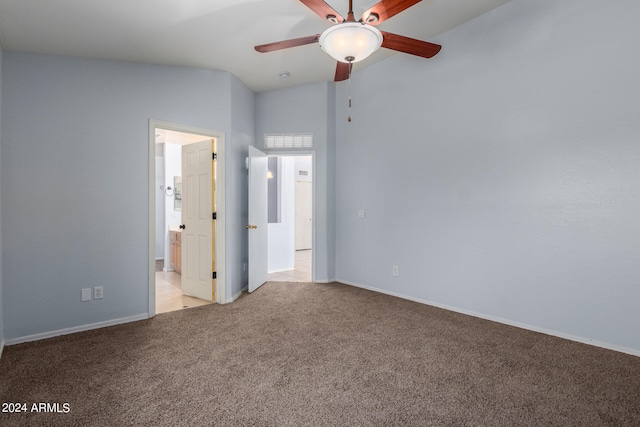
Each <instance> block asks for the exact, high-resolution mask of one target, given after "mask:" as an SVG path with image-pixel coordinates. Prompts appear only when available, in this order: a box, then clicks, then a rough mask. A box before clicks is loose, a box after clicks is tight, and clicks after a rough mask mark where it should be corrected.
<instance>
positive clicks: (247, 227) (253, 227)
mask: <svg viewBox="0 0 640 427" xmlns="http://www.w3.org/2000/svg"><path fill="white" fill-rule="evenodd" d="M244 228H246V229H247V230H250V229H254V230H255V229H256V228H258V226H257V225H251V224H249V225H246V226H245V227H244Z"/></svg>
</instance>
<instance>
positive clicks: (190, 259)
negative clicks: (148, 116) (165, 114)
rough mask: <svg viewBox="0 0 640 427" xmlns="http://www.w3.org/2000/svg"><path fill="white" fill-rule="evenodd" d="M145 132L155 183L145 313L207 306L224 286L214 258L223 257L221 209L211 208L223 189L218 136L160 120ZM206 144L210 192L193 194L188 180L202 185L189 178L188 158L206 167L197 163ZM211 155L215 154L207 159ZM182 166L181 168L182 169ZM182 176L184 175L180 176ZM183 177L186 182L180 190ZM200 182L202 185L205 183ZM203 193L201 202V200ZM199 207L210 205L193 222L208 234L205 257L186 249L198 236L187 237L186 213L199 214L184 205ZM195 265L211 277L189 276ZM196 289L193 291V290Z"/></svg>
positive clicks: (220, 298)
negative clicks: (206, 212)
mask: <svg viewBox="0 0 640 427" xmlns="http://www.w3.org/2000/svg"><path fill="white" fill-rule="evenodd" d="M150 130H151V131H152V132H153V134H152V135H153V153H154V157H155V158H154V166H155V180H154V181H153V184H154V187H153V197H152V199H153V200H154V203H153V207H154V209H153V223H154V224H153V228H154V232H153V240H154V244H153V245H150V252H152V253H150V258H152V263H151V264H152V267H153V271H151V268H150V287H149V311H150V314H151V315H154V314H157V313H164V312H168V311H175V310H182V309H185V308H191V307H196V306H200V305H205V304H210V303H211V302H212V301H215V302H220V301H224V284H223V281H221V279H222V280H223V279H224V270H223V268H219V267H222V261H221V260H220V258H222V259H223V255H221V254H219V253H218V252H221V253H223V251H224V227H223V225H222V223H221V220H222V219H223V213H224V208H223V207H222V206H219V208H220V209H217V208H218V203H217V200H219V199H220V194H217V193H220V192H221V191H222V189H223V177H222V176H221V175H222V173H221V168H220V166H222V165H221V164H220V163H223V162H222V152H223V143H224V136H223V135H219V134H218V135H216V133H214V132H211V131H207V130H200V129H194V128H189V127H184V126H180V125H175V124H166V123H160V122H155V124H154V126H153V129H150ZM207 142H208V147H209V148H207V150H208V151H209V159H210V160H209V166H207V168H209V172H208V174H209V177H210V178H209V180H208V183H207V184H206V185H207V187H209V188H210V189H209V190H206V191H205V192H204V193H203V192H202V190H198V189H196V190H195V191H194V190H193V186H192V185H191V184H189V182H194V181H201V182H202V180H194V179H191V180H189V174H190V173H191V172H189V171H190V170H191V166H190V164H189V159H190V158H194V159H200V162H201V163H202V164H204V165H205V166H206V165H207V163H206V161H204V160H203V157H204V156H203V155H201V154H202V153H201V152H200V151H202V150H203V149H204V148H206V145H207ZM196 146H197V147H200V148H199V151H198V152H196V154H195V155H193V156H191V155H190V154H187V157H184V154H183V153H190V152H191V151H192V148H191V147H196ZM212 153H215V154H213V155H212ZM200 167H202V166H200ZM184 168H187V169H186V170H185V169H184ZM207 168H205V169H207ZM185 173H186V174H187V175H186V176H183V175H184V174H185ZM183 178H184V179H187V182H185V183H184V184H185V185H184V186H183ZM204 182H207V180H205V181H204ZM200 185H201V183H200ZM207 192H208V197H207V200H206V201H201V199H202V198H203V197H205V195H206V194H207ZM194 194H198V197H197V198H195V199H194V198H193V195H194ZM189 200H191V202H189ZM196 202H197V203H196ZM202 203H205V204H207V203H208V204H210V205H211V206H210V208H211V211H212V212H215V213H216V214H215V215H213V216H209V217H208V218H206V219H205V220H204V221H202V219H200V220H198V219H197V218H196V221H198V222H197V223H199V224H200V225H199V227H200V229H201V228H202V226H204V227H205V231H206V229H207V228H208V230H209V231H208V232H207V234H208V236H209V237H208V238H207V240H210V245H208V246H209V247H208V248H206V247H205V249H206V253H204V252H202V248H203V246H202V245H201V244H198V245H189V242H190V241H198V242H200V243H201V242H202V239H201V238H200V237H201V236H199V235H198V236H196V237H198V238H197V239H195V238H190V234H189V232H186V230H185V228H186V224H188V223H191V224H192V226H190V227H189V228H190V230H189V231H192V230H193V229H194V227H193V225H196V223H194V222H193V220H194V218H193V216H192V215H190V214H188V212H189V210H191V211H200V209H199V208H197V209H190V207H191V208H192V207H193V206H196V205H197V204H202ZM150 205H151V203H150ZM208 209H209V208H207V210H208ZM216 211H217V212H216ZM221 214H222V215H221ZM209 215H211V214H209ZM151 216H152V215H150V217H151ZM218 218H220V220H218ZM190 221H191V222H190ZM150 228H151V227H150ZM185 232H186V233H187V234H186V235H185V234H184V233H185ZM150 233H151V231H150ZM189 248H191V250H190V249H189ZM203 256H204V257H206V258H207V259H208V260H209V261H207V260H204V261H203V260H202V259H201V258H202V257H203ZM198 263H200V264H202V265H204V267H206V269H207V270H208V269H209V266H211V268H212V272H213V275H209V278H208V279H204V278H199V279H198V277H197V276H199V274H196V275H194V274H191V273H190V272H194V271H195V272H201V271H202V270H203V268H200V267H198V266H197V264H198ZM219 264H220V265H219ZM194 266H195V267H194ZM216 270H218V271H216ZM210 274H211V273H210ZM194 276H195V279H196V280H199V285H200V288H198V289H193V284H194V281H193V279H194ZM221 276H222V277H221ZM196 285H198V283H196ZM202 286H205V287H207V288H208V291H205V290H204V288H202ZM190 289H191V291H190ZM196 290H197V291H198V292H195V291H196ZM198 297H199V298H198Z"/></svg>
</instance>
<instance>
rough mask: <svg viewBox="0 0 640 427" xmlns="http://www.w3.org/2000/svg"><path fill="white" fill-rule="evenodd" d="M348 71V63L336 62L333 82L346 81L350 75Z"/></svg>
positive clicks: (349, 67)
mask: <svg viewBox="0 0 640 427" xmlns="http://www.w3.org/2000/svg"><path fill="white" fill-rule="evenodd" d="M350 71H351V64H349V63H348V62H340V61H338V65H337V66H336V77H335V78H334V79H333V80H334V81H336V82H341V81H343V80H347V79H348V78H349V74H351V73H350Z"/></svg>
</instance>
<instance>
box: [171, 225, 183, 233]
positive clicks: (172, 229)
mask: <svg viewBox="0 0 640 427" xmlns="http://www.w3.org/2000/svg"><path fill="white" fill-rule="evenodd" d="M178 227H180V226H179V225H178V224H171V225H169V231H177V232H178V233H181V232H182V230H181V229H180V228H178Z"/></svg>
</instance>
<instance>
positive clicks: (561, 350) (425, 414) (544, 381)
mask: <svg viewBox="0 0 640 427" xmlns="http://www.w3.org/2000/svg"><path fill="white" fill-rule="evenodd" d="M0 398H1V401H2V402H5V403H6V402H24V403H27V404H28V405H29V409H30V408H31V406H30V405H31V404H32V403H39V402H43V403H60V404H62V403H68V404H69V408H70V411H69V412H68V413H20V414H16V413H0V425H2V426H13V425H30V426H33V425H61V426H183V425H184V426H200V425H219V426H227V425H229V426H231V425H255V426H262V425H264V426H306V425H311V426H324V425H331V426H334V425H340V426H352V425H357V426H389V425H421V426H425V425H426V426H429V425H434V426H442V425H444V426H449V425H454V426H462V425H465V426H467V425H468V426H547V425H554V426H602V425H609V426H638V425H640V358H638V357H634V356H630V355H626V354H622V353H617V352H613V351H609V350H604V349H601V348H597V347H591V346H587V345H583V344H578V343H575V342H571V341H566V340H563V339H559V338H554V337H549V336H546V335H541V334H537V333H534V332H529V331H525V330H521V329H517V328H513V327H509V326H504V325H500V324H496V323H492V322H489V321H485V320H480V319H476V318H473V317H468V316H464V315H461V314H456V313H452V312H448V311H445V310H441V309H437V308H433V307H429V306H425V305H421V304H417V303H413V302H410V301H405V300H402V299H398V298H393V297H389V296H385V295H381V294H377V293H374V292H369V291H365V290H361V289H357V288H353V287H349V286H345V285H341V284H337V283H334V284H329V285H314V284H300V283H268V284H266V285H264V286H263V287H262V288H260V289H259V290H258V291H256V292H255V293H253V294H251V295H244V296H242V297H241V298H240V299H239V300H238V301H236V302H234V303H232V304H228V305H223V306H221V305H210V306H204V307H197V308H192V309H189V310H184V311H180V312H172V313H166V314H161V315H158V316H157V317H156V318H154V319H151V320H148V321H141V322H136V323H130V324H126V325H121V326H115V327H111V328H105V329H101V330H95V331H89V332H83V333H78V334H74V335H68V336H63V337H58V338H53V339H49V340H43V341H40V342H35V343H26V344H21V345H15V346H11V347H7V348H6V349H5V353H4V356H3V357H2V360H1V361H0ZM62 408H63V407H62V405H61V409H62Z"/></svg>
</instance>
